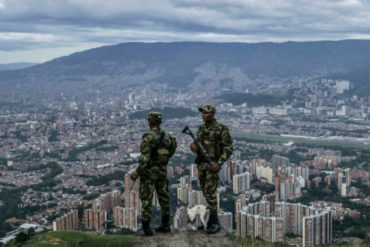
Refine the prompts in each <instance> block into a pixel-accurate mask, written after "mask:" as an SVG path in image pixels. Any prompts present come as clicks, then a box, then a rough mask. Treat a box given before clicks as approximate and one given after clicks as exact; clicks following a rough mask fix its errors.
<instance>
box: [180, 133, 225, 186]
mask: <svg viewBox="0 0 370 247" xmlns="http://www.w3.org/2000/svg"><path fill="white" fill-rule="evenodd" d="M182 133H184V134H185V135H189V136H191V138H192V139H193V141H194V144H195V145H196V146H197V148H198V155H200V156H201V157H202V158H204V159H205V160H206V161H207V162H208V163H209V164H211V162H212V160H211V158H210V157H209V156H208V154H207V152H206V150H205V149H204V147H203V145H202V143H201V142H200V141H199V140H198V139H197V138H195V136H194V135H193V132H191V130H190V129H189V127H188V126H185V128H184V129H183V130H182ZM217 175H218V174H217ZM218 178H219V179H220V180H221V182H222V184H223V185H224V186H225V187H226V185H225V183H224V181H223V180H222V178H221V177H220V176H218Z"/></svg>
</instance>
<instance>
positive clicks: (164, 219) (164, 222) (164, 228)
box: [155, 215, 171, 232]
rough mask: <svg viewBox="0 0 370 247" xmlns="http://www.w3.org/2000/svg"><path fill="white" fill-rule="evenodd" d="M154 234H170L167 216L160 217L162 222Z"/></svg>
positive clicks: (168, 217)
mask: <svg viewBox="0 0 370 247" xmlns="http://www.w3.org/2000/svg"><path fill="white" fill-rule="evenodd" d="M155 231H156V232H171V227H170V216H169V215H164V216H162V222H161V225H160V226H159V227H157V228H156V229H155Z"/></svg>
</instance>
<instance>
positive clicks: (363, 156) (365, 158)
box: [338, 150, 370, 169]
mask: <svg viewBox="0 0 370 247" xmlns="http://www.w3.org/2000/svg"><path fill="white" fill-rule="evenodd" d="M355 155H358V157H357V158H356V159H354V160H351V161H348V162H341V163H340V164H338V167H343V168H353V167H355V166H357V165H359V164H361V163H364V164H367V163H368V162H369V161H370V151H368V150H363V151H361V152H360V153H356V154H355ZM366 168H367V167H364V169H366Z"/></svg>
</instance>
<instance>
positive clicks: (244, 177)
mask: <svg viewBox="0 0 370 247" xmlns="http://www.w3.org/2000/svg"><path fill="white" fill-rule="evenodd" d="M249 189H250V174H249V172H245V173H242V174H237V175H234V176H233V193H234V194H239V193H241V192H244V191H246V190H249Z"/></svg>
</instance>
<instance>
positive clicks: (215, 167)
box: [209, 162, 221, 172]
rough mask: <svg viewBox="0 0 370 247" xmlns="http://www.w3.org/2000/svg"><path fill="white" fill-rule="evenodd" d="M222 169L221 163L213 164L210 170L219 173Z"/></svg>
mask: <svg viewBox="0 0 370 247" xmlns="http://www.w3.org/2000/svg"><path fill="white" fill-rule="evenodd" d="M220 169H221V165H220V163H217V162H211V166H210V167H209V170H210V171H211V172H218V171H219V170H220Z"/></svg>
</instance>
